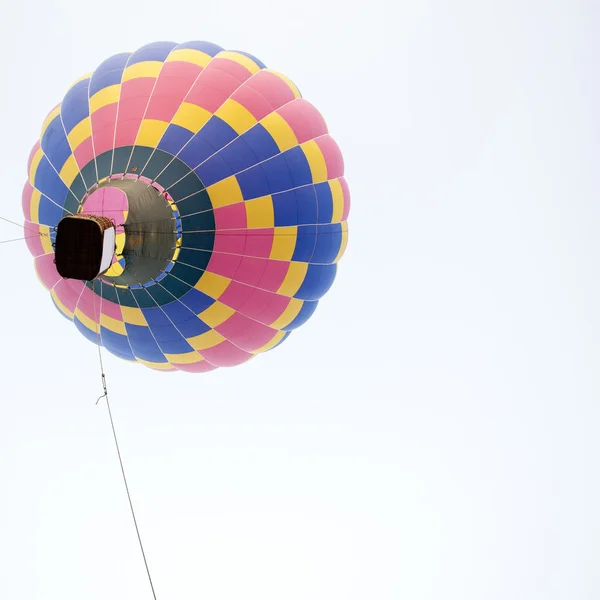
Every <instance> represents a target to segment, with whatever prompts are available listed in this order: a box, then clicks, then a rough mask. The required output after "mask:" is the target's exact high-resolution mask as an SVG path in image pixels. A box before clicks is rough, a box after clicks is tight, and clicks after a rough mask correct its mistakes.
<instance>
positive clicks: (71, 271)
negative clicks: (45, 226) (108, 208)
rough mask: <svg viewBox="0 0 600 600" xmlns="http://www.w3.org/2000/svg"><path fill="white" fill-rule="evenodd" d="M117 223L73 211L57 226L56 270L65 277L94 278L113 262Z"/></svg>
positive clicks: (83, 279)
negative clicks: (72, 213)
mask: <svg viewBox="0 0 600 600" xmlns="http://www.w3.org/2000/svg"><path fill="white" fill-rule="evenodd" d="M115 237H116V232H115V227H114V225H113V223H112V221H110V220H109V219H107V218H106V217H95V216H87V215H73V216H69V217H65V218H64V219H62V220H61V221H60V222H59V224H58V227H57V230H56V242H55V248H54V252H55V260H56V270H57V271H58V273H59V275H60V276H61V277H64V278H65V279H79V280H81V281H92V280H93V279H95V278H96V277H98V275H101V274H102V273H104V272H105V271H106V270H107V269H108V268H109V267H110V266H111V264H112V259H113V256H114V252H115Z"/></svg>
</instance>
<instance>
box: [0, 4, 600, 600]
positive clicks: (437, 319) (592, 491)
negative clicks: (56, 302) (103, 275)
mask: <svg viewBox="0 0 600 600" xmlns="http://www.w3.org/2000/svg"><path fill="white" fill-rule="evenodd" d="M5 4H6V6H4V7H3V14H2V19H1V20H0V50H1V54H2V57H3V60H2V81H3V83H2V94H1V96H0V114H1V115H2V121H3V128H2V137H1V140H2V143H1V144H0V163H1V165H2V168H1V171H0V172H1V176H2V207H1V210H0V214H1V215H2V216H5V217H8V218H13V219H17V220H20V219H21V205H20V194H21V189H22V185H23V182H24V179H25V176H26V173H25V170H26V162H27V157H28V154H29V150H30V148H31V146H32V144H33V143H34V142H35V140H36V138H37V136H38V134H39V128H40V126H41V122H42V120H43V118H44V117H45V115H46V113H47V112H48V111H49V109H50V108H52V107H53V106H54V105H55V104H56V103H57V102H58V101H60V99H61V98H62V95H63V93H64V91H65V90H66V88H67V87H68V85H70V83H72V81H73V80H75V79H76V78H77V77H79V76H80V75H82V74H84V73H86V72H90V71H92V70H93V69H94V68H95V67H96V66H97V65H98V64H99V63H100V62H101V61H102V60H103V59H104V58H105V57H107V56H109V55H111V54H113V53H116V52H120V51H124V50H125V51H130V50H134V49H136V48H137V47H139V46H141V45H143V44H144V43H147V42H151V41H155V40H160V39H163V40H169V39H170V40H173V41H178V42H183V41H186V40H190V39H204V40H209V41H213V42H215V43H218V44H219V45H221V46H224V47H227V48H229V49H242V50H246V51H248V52H251V53H252V54H254V55H256V56H257V57H259V58H260V59H261V60H263V61H264V62H265V63H266V64H267V65H268V66H269V67H272V68H274V69H277V70H279V71H282V72H284V73H286V74H287V75H289V76H290V77H291V78H292V79H293V80H294V81H295V82H296V83H297V84H298V86H299V87H300V89H301V90H302V93H303V94H304V96H305V97H306V98H307V99H309V100H310V101H311V102H313V103H314V104H315V105H316V106H317V107H318V108H319V109H320V110H321V111H322V112H323V114H324V115H325V117H326V119H327V121H328V124H329V126H330V130H331V132H332V134H333V135H334V137H335V138H336V140H337V141H338V143H339V144H340V146H341V148H342V150H343V152H344V155H345V159H346V175H347V178H348V181H349V184H350V189H351V192H352V199H353V205H352V211H351V214H350V244H349V247H348V251H347V254H346V256H345V257H344V259H343V261H342V263H341V268H340V271H339V276H338V279H337V281H336V284H335V285H334V287H333V288H332V290H331V291H330V293H329V294H328V295H327V296H326V297H325V299H324V301H322V303H321V305H320V307H319V309H318V310H317V312H316V313H315V315H314V316H313V317H312V319H311V320H310V321H309V323H308V324H307V325H305V326H304V327H303V328H301V329H300V330H298V331H296V332H295V333H294V334H293V335H292V336H291V337H290V338H289V340H288V341H287V342H286V343H285V344H284V345H282V346H281V347H280V348H278V349H277V350H275V351H274V352H272V353H269V354H268V355H265V356H263V357H259V358H258V359H256V360H255V361H252V362H251V363H249V364H248V365H245V366H241V367H236V368H235V369H228V370H226V369H220V370H218V371H216V372H214V373H210V374H206V375H197V376H194V375H187V374H184V373H175V374H167V373H155V372H152V371H150V370H149V369H144V368H142V367H139V368H136V366H133V365H130V364H127V363H124V362H120V361H119V360H118V359H116V358H114V357H112V356H108V357H107V359H106V369H107V374H108V383H109V388H110V391H111V397H112V404H113V411H114V416H115V419H116V424H117V428H118V432H119V434H120V438H121V443H122V451H123V454H124V460H125V465H126V468H127V470H128V475H129V481H130V486H131V490H132V493H133V495H134V501H135V503H136V506H137V510H138V518H139V522H140V526H141V529H142V535H143V538H144V541H145V545H146V551H147V555H148V559H149V562H150V566H151V569H152V572H153V577H154V582H155V586H156V591H157V595H158V598H159V600H188V599H196V598H202V599H210V600H240V599H244V600H252V599H259V600H307V599H310V600H332V599H335V600H338V599H339V600H367V599H376V600H400V599H403V600H404V599H406V600H484V599H485V600H507V599H510V600H588V599H590V600H591V599H597V598H598V597H600V569H599V568H598V556H599V552H600V542H599V534H600V515H599V512H598V506H599V505H600V479H599V474H598V467H597V459H598V456H599V454H600V439H599V437H598V433H597V432H598V423H599V420H600V401H599V396H600V371H599V369H598V364H599V359H600V342H599V340H600V317H599V311H598V307H599V306H600V285H599V278H598V259H599V257H600V243H599V239H600V237H599V235H598V230H599V226H600V201H599V192H600V182H599V179H598V168H597V161H598V156H599V149H600V143H599V140H600V136H599V134H600V131H599V125H600V120H599V119H598V106H599V104H600V88H599V86H598V83H597V78H598V71H597V57H598V55H599V51H600V41H599V38H598V37H597V32H598V31H599V27H600V5H599V4H598V3H597V2H594V1H592V0H590V1H589V2H584V1H583V0H580V1H575V0H562V1H559V0H545V1H541V0H540V1H535V0H529V1H527V0H503V1H501V0H496V1H485V0H483V1H482V0H472V1H467V0H454V1H452V2H450V1H446V2H444V1H443V0H430V1H429V2H411V3H406V2H402V1H400V2H392V0H389V1H388V2H387V3H386V2H385V1H384V0H371V1H369V2H364V3H362V5H361V6H360V7H359V6H358V5H356V6H354V7H353V6H352V5H351V3H348V2H341V1H340V2H335V1H332V0H303V1H302V2H297V3H292V2H285V1H284V0H278V1H276V2H275V1H266V0H257V1H249V2H241V1H240V0H232V1H231V2H229V3H207V2H204V3H192V2H184V1H183V0H170V1H169V2H157V1H156V0H148V1H147V2H133V1H131V0H120V1H114V0H107V1H104V2H98V3H93V4H92V3H86V2H81V1H75V0H63V1H62V2H57V1H52V0H46V1H44V2H42V1H41V0H34V2H33V3H26V2H6V3H5ZM19 235H20V232H19V230H18V229H17V228H14V227H10V226H9V225H6V226H5V225H0V239H8V238H12V237H19ZM0 258H1V259H2V265H3V273H2V280H1V281H2V283H1V284H0V289H1V292H0V314H1V315H2V331H1V334H0V339H1V343H0V373H1V377H2V383H1V385H0V394H1V398H0V410H1V413H0V598H3V599H4V598H5V599H6V600H37V599H40V600H42V599H43V600H81V599H85V600H100V599H102V600H106V599H107V598H111V599H115V600H120V599H124V600H138V599H139V600H145V599H149V598H151V594H150V589H149V587H148V583H147V580H146V579H145V573H144V569H143V563H142V562H141V557H140V554H139V549H138V547H137V542H136V539H135V532H134V529H133V526H132V523H131V518H130V514H129V512H128V510H129V509H128V505H127V500H126V496H125V493H124V490H123V486H122V481H121V479H120V472H119V467H118V462H117V458H116V455H115V451H114V446H113V442H112V439H111V434H110V428H109V422H108V417H107V413H106V408H105V406H100V405H99V406H95V405H94V402H95V400H96V398H97V397H98V396H99V395H100V394H101V387H100V381H99V377H98V364H97V354H96V351H95V348H94V347H93V346H92V345H91V344H89V343H88V342H87V341H86V340H85V339H84V338H83V337H82V336H80V335H79V334H78V332H77V331H76V329H75V328H74V327H73V326H69V325H68V323H67V322H66V321H65V320H64V319H63V318H62V317H61V316H60V315H59V313H58V312H57V311H56V310H55V308H54V307H53V306H52V303H51V301H50V298H49V296H47V294H46V292H45V291H44V290H43V288H42V287H41V285H39V284H38V282H37V280H36V278H35V275H34V273H33V267H32V260H31V258H30V256H29V254H28V252H27V250H26V248H25V246H24V244H23V243H22V242H19V243H16V244H6V245H1V246H0Z"/></svg>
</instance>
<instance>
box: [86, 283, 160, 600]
mask: <svg viewBox="0 0 600 600" xmlns="http://www.w3.org/2000/svg"><path fill="white" fill-rule="evenodd" d="M94 287H95V286H94V283H92V294H93V298H94V316H95V317H96V318H97V322H96V333H97V335H98V342H99V343H98V359H99V363H100V376H101V380H102V389H103V391H104V393H103V394H102V396H100V397H99V398H98V400H96V404H98V402H100V400H102V398H105V399H106V407H107V409H108V417H109V419H110V426H111V429H112V434H113V439H114V441H115V448H116V450H117V456H118V457H119V465H120V466H121V475H122V476H123V483H124V484H125V491H126V492H127V499H128V500H129V508H130V509H131V516H132V517H133V524H134V526H135V531H136V534H137V538H138V542H139V545H140V550H141V552H142V558H143V559H144V566H145V567H146V574H147V575H148V582H149V583H150V589H151V590H152V597H153V598H154V600H156V592H155V590H154V583H153V582H152V575H151V574H150V567H149V566H148V560H147V559H146V552H145V551H144V544H143V542H142V536H141V534H140V528H139V526H138V522H137V518H136V515H135V509H134V507H133V501H132V499H131V492H130V491H129V484H128V483H127V475H126V474H125V467H124V465H123V457H122V456H121V449H120V447H119V439H118V438H117V431H116V429H115V422H114V419H113V415H112V410H111V408H110V400H109V397H108V387H107V384H106V373H105V370H104V362H103V360H102V348H101V346H100V342H101V340H100V332H99V327H98V317H97V313H96V292H95V289H94Z"/></svg>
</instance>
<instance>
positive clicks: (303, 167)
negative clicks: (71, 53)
mask: <svg viewBox="0 0 600 600" xmlns="http://www.w3.org/2000/svg"><path fill="white" fill-rule="evenodd" d="M349 209H350V195H349V191H348V185H347V183H346V180H345V179H344V164H343V159H342V154H341V152H340V149H339V147H338V146H337V144H336V142H335V141H334V140H333V138H332V137H331V136H330V135H329V133H328V129H327V125H326V123H325V121H324V119H323V117H322V116H321V114H320V113H319V112H318V110H317V109H316V108H315V107H314V106H313V105H312V104H310V103H309V102H308V101H307V100H305V99H304V98H303V97H302V96H301V94H300V92H299V90H298V88H297V87H296V86H295V85H294V83H292V81H290V79H288V78H287V77H286V76H284V75H282V74H280V73H277V72H275V71H273V70H270V69H268V68H267V67H266V66H265V65H264V64H263V63H262V62H261V61H260V60H258V59H257V58H255V57H253V56H251V55H250V54H247V53H245V52H239V51H235V52H233V51H226V50H224V49H222V48H220V47H219V46H217V45H215V44H212V43H208V42H187V43H183V44H176V43H174V42H156V43H152V44H148V45H146V46H143V47H141V48H140V49H138V50H136V51H135V52H133V53H123V54H117V55H115V56H112V57H110V58H108V59H107V60H105V61H104V62H103V63H101V64H100V65H99V66H98V68H97V69H96V70H95V71H94V72H93V73H91V74H88V75H85V76H83V77H81V78H80V79H79V80H77V81H76V82H75V83H74V84H73V85H72V86H71V87H70V88H69V89H68V91H67V92H66V94H65V96H64V98H63V100H62V102H60V104H58V106H56V107H55V108H54V109H53V110H52V111H51V112H50V114H49V115H48V117H47V118H46V120H45V121H44V123H43V126H42V131H41V134H40V140H39V142H37V143H36V144H35V146H34V147H33V150H32V151H31V155H30V157H29V164H28V180H27V182H26V183H25V187H24V191H23V211H24V216H25V226H26V228H27V229H34V230H35V231H37V232H38V233H39V236H37V235H36V236H32V237H29V236H28V238H27V244H28V248H29V250H30V252H31V254H32V255H33V256H34V262H35V271H36V273H37V275H38V278H39V279H40V281H41V283H42V284H43V285H44V286H45V287H46V288H47V289H48V290H49V292H50V296H51V298H52V301H53V302H54V304H55V306H56V307H57V308H58V310H59V311H60V313H61V314H62V315H64V316H65V317H66V318H67V319H68V320H70V321H72V322H73V323H74V324H75V327H77V329H78V330H79V331H80V332H81V334H82V335H83V336H84V337H85V338H87V339H88V340H90V341H91V342H93V343H95V344H99V345H101V346H102V347H103V348H105V349H106V350H108V351H109V352H110V353H112V354H114V355H116V356H118V357H120V358H122V359H124V360H128V361H134V362H139V363H142V364H143V365H146V366H147V367H150V368H152V369H157V370H161V371H173V370H180V371H188V372H197V373H199V372H206V371H210V370H213V369H215V368H217V367H230V366H234V365H238V364H241V363H243V362H245V361H247V360H249V359H251V358H253V357H254V356H256V355H257V354H260V353H263V352H266V351H268V350H270V349H272V348H274V347H276V346H278V345H279V344H281V342H283V341H284V340H285V339H286V338H287V337H288V336H289V335H290V333H291V332H292V331H293V330H294V329H296V328H297V327H300V326H301V325H302V324H303V323H305V322H306V321H307V320H308V319H309V318H310V317H311V315H312V314H313V313H314V311H315V309H316V307H317V305H318V302H319V300H320V299H321V298H322V297H323V296H324V294H325V293H326V292H327V291H328V290H329V288H330V287H331V285H332V283H333V281H334V278H335V275H336V271H337V265H338V261H339V260H340V258H341V257H342V255H343V253H344V250H345V247H346V244H347V236H348V227H347V217H348V212H349Z"/></svg>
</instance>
